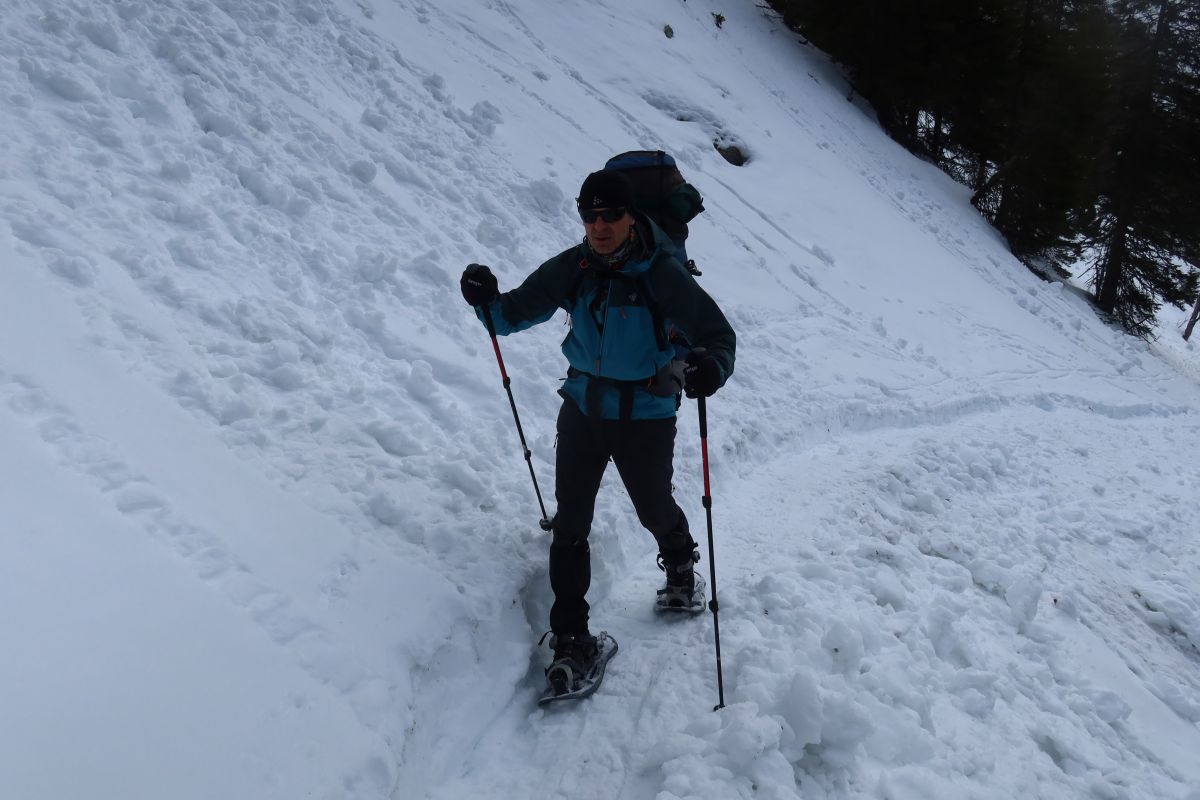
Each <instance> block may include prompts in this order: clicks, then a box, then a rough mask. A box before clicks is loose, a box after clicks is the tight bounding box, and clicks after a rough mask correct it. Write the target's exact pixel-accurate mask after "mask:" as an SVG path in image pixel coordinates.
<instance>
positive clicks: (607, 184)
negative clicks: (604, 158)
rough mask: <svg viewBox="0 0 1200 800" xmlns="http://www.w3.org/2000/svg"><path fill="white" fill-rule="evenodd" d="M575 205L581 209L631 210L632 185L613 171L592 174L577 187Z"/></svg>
mask: <svg viewBox="0 0 1200 800" xmlns="http://www.w3.org/2000/svg"><path fill="white" fill-rule="evenodd" d="M575 203H576V204H577V205H578V206H579V207H580V208H582V209H592V208H630V209H631V208H633V184H632V183H630V182H629V178H626V177H625V176H624V175H623V174H622V173H620V172H616V171H614V170H601V171H600V172H593V173H592V174H591V175H588V176H587V177H586V178H584V180H583V186H580V187H579V197H577V198H575Z"/></svg>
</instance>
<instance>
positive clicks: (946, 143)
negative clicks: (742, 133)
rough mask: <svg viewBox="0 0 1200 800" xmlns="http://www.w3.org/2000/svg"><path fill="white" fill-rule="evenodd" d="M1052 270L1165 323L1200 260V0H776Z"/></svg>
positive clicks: (881, 109)
mask: <svg viewBox="0 0 1200 800" xmlns="http://www.w3.org/2000/svg"><path fill="white" fill-rule="evenodd" d="M771 5H772V6H773V7H774V8H775V9H776V10H777V11H779V12H780V13H781V14H782V15H783V18H784V21H785V23H786V24H788V25H789V26H791V27H792V28H793V29H795V30H797V31H799V32H800V33H801V34H803V35H804V36H805V37H807V38H808V39H809V40H811V41H812V42H813V43H814V44H815V45H816V46H818V47H820V48H821V49H823V50H825V51H826V52H827V53H829V55H830V56H831V57H832V58H833V59H834V60H835V61H837V62H839V63H840V64H842V65H843V66H844V67H845V69H846V72H847V75H848V77H849V79H850V81H851V84H852V85H853V87H854V89H855V90H856V91H857V92H858V93H860V94H861V95H862V96H863V97H864V98H865V99H866V100H867V101H868V102H870V103H871V105H872V107H873V108H874V109H875V110H876V113H877V115H878V117H879V121H880V124H881V125H882V126H883V127H884V128H885V129H886V130H887V131H888V133H889V134H890V135H891V136H893V137H894V138H895V139H896V140H898V141H899V142H901V143H902V144H904V145H905V146H906V147H908V148H909V149H911V150H913V151H915V152H918V153H921V154H922V155H924V156H926V157H928V158H929V159H930V160H932V161H934V162H936V163H937V164H938V165H939V166H941V167H942V168H943V169H945V170H946V171H947V172H949V173H950V174H951V175H953V176H954V177H955V178H956V179H958V180H960V181H962V182H963V183H966V184H967V185H969V186H971V188H972V189H973V190H974V195H973V197H972V202H973V203H974V204H975V206H976V207H977V208H978V209H979V210H980V212H981V213H983V214H984V215H985V216H986V217H987V218H988V219H989V220H991V221H992V223H993V224H995V225H996V227H997V228H998V229H999V230H1000V232H1001V233H1003V234H1004V235H1005V237H1006V238H1007V240H1008V242H1009V245H1010V246H1011V247H1012V250H1013V252H1014V254H1016V255H1017V256H1018V257H1019V258H1020V259H1022V260H1023V261H1024V262H1025V263H1026V264H1029V265H1030V266H1031V267H1035V268H1037V269H1039V270H1044V269H1047V268H1049V269H1054V270H1057V271H1058V272H1060V273H1062V274H1065V269H1066V267H1068V266H1070V265H1072V264H1075V263H1077V262H1078V261H1079V260H1080V259H1081V258H1082V257H1083V256H1084V254H1087V255H1089V256H1090V257H1091V258H1092V276H1091V277H1092V286H1093V291H1094V297H1095V301H1096V304H1097V305H1098V307H1099V308H1100V309H1101V310H1103V311H1105V312H1107V313H1109V314H1111V315H1112V316H1113V318H1115V319H1116V320H1117V321H1119V322H1120V324H1121V325H1122V326H1123V327H1124V328H1125V329H1126V330H1128V331H1129V332H1131V333H1133V334H1136V335H1140V336H1146V335H1149V333H1150V331H1151V328H1152V323H1153V318H1154V315H1155V313H1156V312H1157V310H1158V308H1159V306H1160V304H1161V303H1162V302H1169V303H1173V304H1176V305H1182V304H1184V303H1186V302H1190V300H1191V298H1192V297H1194V295H1195V292H1196V277H1197V275H1198V274H1200V273H1198V272H1197V269H1198V268H1200V205H1198V204H1200V198H1198V197H1197V193H1198V192H1200V3H1197V2H1196V0H907V1H906V2H901V0H771Z"/></svg>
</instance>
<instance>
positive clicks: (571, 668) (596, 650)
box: [538, 633, 617, 705]
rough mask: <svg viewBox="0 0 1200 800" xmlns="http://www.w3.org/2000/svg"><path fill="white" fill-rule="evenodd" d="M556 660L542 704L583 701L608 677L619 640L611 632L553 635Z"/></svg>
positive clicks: (552, 666) (539, 703)
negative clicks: (560, 701)
mask: <svg viewBox="0 0 1200 800" xmlns="http://www.w3.org/2000/svg"><path fill="white" fill-rule="evenodd" d="M550 647H551V648H553V649H554V661H552V662H551V663H550V666H548V667H546V683H547V684H548V685H547V687H546V690H545V691H544V692H542V696H541V698H539V699H538V705H547V704H549V703H554V702H557V701H559V700H580V699H582V698H584V697H587V696H588V695H591V694H593V693H594V692H595V691H596V690H597V689H599V688H600V682H601V681H602V680H604V668H605V667H606V666H608V662H609V661H610V660H611V659H612V657H613V656H615V655H616V654H617V640H616V639H614V638H612V637H611V636H609V635H608V634H607V633H601V634H600V635H599V636H592V635H590V634H577V635H563V636H557V635H552V636H551V637H550Z"/></svg>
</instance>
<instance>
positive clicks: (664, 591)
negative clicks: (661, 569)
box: [654, 575, 708, 614]
mask: <svg viewBox="0 0 1200 800" xmlns="http://www.w3.org/2000/svg"><path fill="white" fill-rule="evenodd" d="M707 590H708V585H707V584H705V582H704V578H701V577H700V576H699V575H697V576H696V578H695V581H694V582H693V585H692V589H691V590H690V591H688V590H687V589H686V588H683V587H678V586H664V587H663V588H661V589H659V590H658V597H656V598H654V610H655V611H657V612H659V613H660V614H670V613H680V612H682V613H685V614H699V613H700V612H702V611H704V609H706V608H708V602H707V601H708V594H707Z"/></svg>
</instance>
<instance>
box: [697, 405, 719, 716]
mask: <svg viewBox="0 0 1200 800" xmlns="http://www.w3.org/2000/svg"><path fill="white" fill-rule="evenodd" d="M698 399H699V405H698V408H699V411H700V456H701V458H702V459H703V461H704V513H705V515H706V516H707V517H708V577H709V581H710V583H711V584H712V600H710V601H709V602H708V607H709V609H710V610H711V611H712V615H713V640H714V641H715V642H716V645H717V698H718V703H717V705H716V706H714V707H713V711H720V710H721V709H722V708H724V707H725V677H724V673H723V671H722V669H721V620H720V618H719V617H718V616H717V560H716V553H715V551H714V549H713V524H712V490H711V489H710V487H709V482H708V411H707V409H706V407H705V403H704V397H703V396H701V397H700V398H698Z"/></svg>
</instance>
